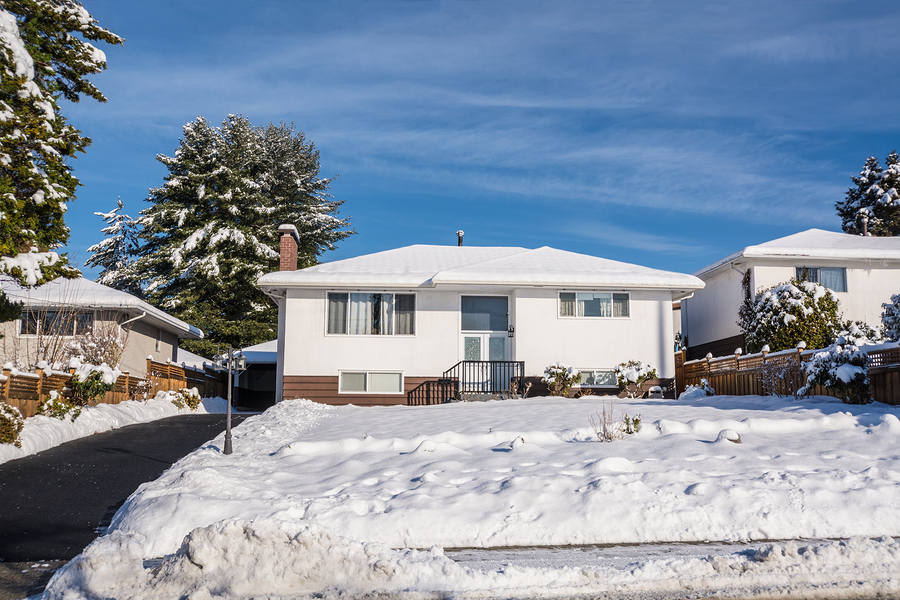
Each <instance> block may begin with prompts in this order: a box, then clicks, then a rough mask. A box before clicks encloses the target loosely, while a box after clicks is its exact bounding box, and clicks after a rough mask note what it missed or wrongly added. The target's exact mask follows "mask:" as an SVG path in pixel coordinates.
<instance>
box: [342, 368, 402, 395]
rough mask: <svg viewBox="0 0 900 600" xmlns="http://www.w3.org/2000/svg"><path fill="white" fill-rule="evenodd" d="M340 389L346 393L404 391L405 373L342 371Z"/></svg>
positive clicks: (393, 392) (396, 392)
mask: <svg viewBox="0 0 900 600" xmlns="http://www.w3.org/2000/svg"><path fill="white" fill-rule="evenodd" d="M340 379H341V381H340V390H341V393H344V394H400V393H403V374H402V373H399V372H397V373H394V372H383V371H342V372H341V376H340Z"/></svg>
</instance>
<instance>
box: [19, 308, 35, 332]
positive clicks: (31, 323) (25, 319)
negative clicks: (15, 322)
mask: <svg viewBox="0 0 900 600" xmlns="http://www.w3.org/2000/svg"><path fill="white" fill-rule="evenodd" d="M37 332H38V315H37V313H35V312H32V311H28V312H24V313H22V321H21V326H20V329H19V333H22V334H25V335H37Z"/></svg>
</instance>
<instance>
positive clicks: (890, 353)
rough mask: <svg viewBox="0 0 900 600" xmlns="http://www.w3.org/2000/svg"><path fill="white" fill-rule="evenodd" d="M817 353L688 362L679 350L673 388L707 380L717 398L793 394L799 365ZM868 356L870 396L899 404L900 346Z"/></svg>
mask: <svg viewBox="0 0 900 600" xmlns="http://www.w3.org/2000/svg"><path fill="white" fill-rule="evenodd" d="M816 352H820V350H803V349H796V350H782V351H780V352H760V353H757V354H749V355H747V356H741V355H739V354H732V355H730V356H719V357H715V358H712V357H710V358H702V359H699V360H691V361H687V360H685V358H686V355H685V351H683V350H682V351H681V352H678V353H676V354H675V382H676V387H677V390H678V393H679V394H681V392H683V391H684V389H685V387H687V386H688V385H700V380H701V379H706V380H707V381H708V382H709V385H710V386H711V387H712V388H713V389H715V390H716V394H720V395H728V396H748V395H765V394H766V393H771V392H775V393H778V394H782V395H786V396H787V395H792V394H794V393H795V392H796V391H797V390H798V389H799V388H800V387H802V386H803V385H804V384H805V383H806V374H805V373H804V372H803V369H802V368H801V363H803V362H806V361H808V360H810V359H811V358H812V357H813V355H815V353H816ZM868 354H869V382H870V391H871V392H872V397H873V398H874V399H875V400H876V401H878V402H884V403H886V404H900V347H891V348H881V349H878V350H872V351H870V352H869V353H868ZM767 370H769V371H772V370H775V371H776V372H777V374H778V377H777V378H774V381H773V385H774V389H772V390H766V389H765V385H764V380H765V379H766V377H765V373H766V371H767ZM770 379H772V378H771V377H770ZM811 393H812V394H816V395H819V394H821V395H830V392H829V391H828V390H826V389H825V388H823V387H821V386H815V387H814V388H813V389H812V390H811Z"/></svg>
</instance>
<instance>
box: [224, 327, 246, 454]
mask: <svg viewBox="0 0 900 600" xmlns="http://www.w3.org/2000/svg"><path fill="white" fill-rule="evenodd" d="M237 361H238V363H237V365H235V357H234V348H232V347H231V345H229V346H228V355H227V356H226V358H225V363H226V365H227V367H228V402H227V404H226V407H225V448H224V449H223V450H222V453H223V454H231V453H232V452H233V449H232V446H231V388H233V387H234V379H233V378H232V375H231V372H232V369H234V370H237V371H243V370H244V368H245V367H246V364H247V363H246V359H245V358H244V356H243V355H241V356H240V358H238V359H237Z"/></svg>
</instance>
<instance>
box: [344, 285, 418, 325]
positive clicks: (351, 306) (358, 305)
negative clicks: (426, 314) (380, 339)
mask: <svg viewBox="0 0 900 600" xmlns="http://www.w3.org/2000/svg"><path fill="white" fill-rule="evenodd" d="M327 303H328V317H327V318H328V328H327V331H328V333H330V334H337V335H414V334H415V333H416V296H415V294H393V293H383V292H378V293H369V292H349V293H348V292H329V293H328V301H327Z"/></svg>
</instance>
